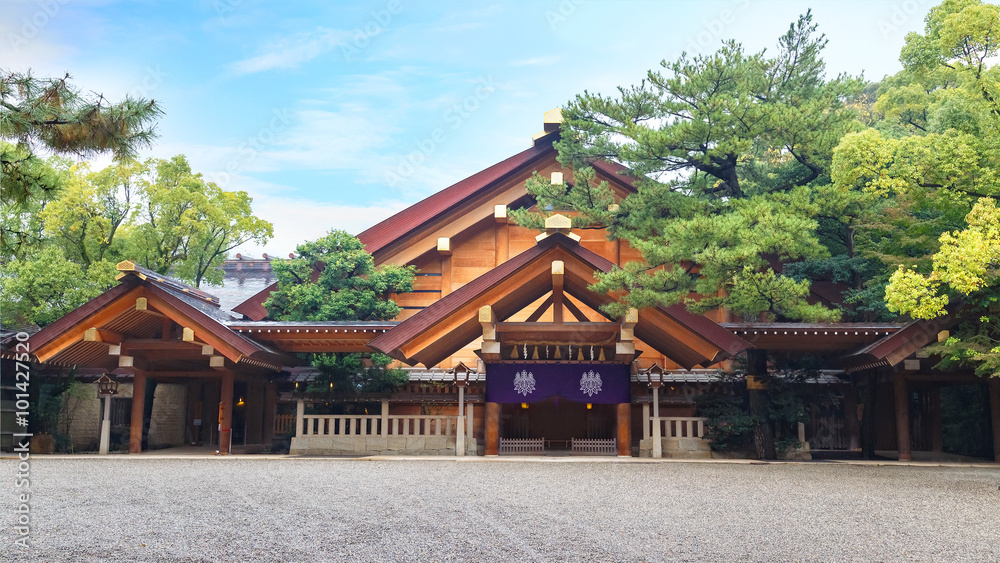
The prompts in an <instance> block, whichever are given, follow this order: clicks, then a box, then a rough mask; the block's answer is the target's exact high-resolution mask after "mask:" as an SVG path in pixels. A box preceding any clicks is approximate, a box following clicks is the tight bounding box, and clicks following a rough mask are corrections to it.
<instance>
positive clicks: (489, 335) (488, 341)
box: [479, 305, 500, 354]
mask: <svg viewBox="0 0 1000 563" xmlns="http://www.w3.org/2000/svg"><path fill="white" fill-rule="evenodd" d="M479 324H480V326H482V327H483V348H482V352H483V353H484V354H499V353H500V342H498V341H497V318H496V316H495V315H494V314H493V307H491V306H489V305H483V306H482V307H480V308H479Z"/></svg>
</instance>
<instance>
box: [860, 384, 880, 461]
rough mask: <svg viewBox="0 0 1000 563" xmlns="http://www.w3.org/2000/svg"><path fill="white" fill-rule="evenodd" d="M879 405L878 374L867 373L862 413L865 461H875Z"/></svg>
mask: <svg viewBox="0 0 1000 563" xmlns="http://www.w3.org/2000/svg"><path fill="white" fill-rule="evenodd" d="M877 405H878V372H877V371H875V370H869V371H866V372H865V402H864V405H863V407H862V408H864V411H862V413H861V448H862V455H863V456H864V458H865V459H875V409H876V408H877Z"/></svg>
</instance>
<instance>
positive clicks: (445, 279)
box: [437, 237, 451, 297]
mask: <svg viewBox="0 0 1000 563" xmlns="http://www.w3.org/2000/svg"><path fill="white" fill-rule="evenodd" d="M437 251H438V255H439V256H440V257H441V297H444V296H446V295H448V294H450V293H451V239H450V238H448V237H441V238H439V239H438V243H437Z"/></svg>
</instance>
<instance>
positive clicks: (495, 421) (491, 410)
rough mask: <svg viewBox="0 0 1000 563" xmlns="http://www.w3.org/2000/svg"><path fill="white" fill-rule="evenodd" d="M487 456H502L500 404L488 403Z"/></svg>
mask: <svg viewBox="0 0 1000 563" xmlns="http://www.w3.org/2000/svg"><path fill="white" fill-rule="evenodd" d="M486 455H500V403H486Z"/></svg>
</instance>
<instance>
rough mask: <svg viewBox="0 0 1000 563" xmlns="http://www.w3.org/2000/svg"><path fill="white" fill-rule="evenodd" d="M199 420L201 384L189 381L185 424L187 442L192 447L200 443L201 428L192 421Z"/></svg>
mask: <svg viewBox="0 0 1000 563" xmlns="http://www.w3.org/2000/svg"><path fill="white" fill-rule="evenodd" d="M200 418H201V382H200V381H189V382H188V384H187V424H188V434H187V438H188V442H190V443H191V445H192V446H194V445H196V444H198V442H200V441H201V436H200V435H199V433H200V432H201V426H196V425H195V423H194V421H195V420H197V419H200Z"/></svg>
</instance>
